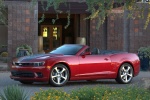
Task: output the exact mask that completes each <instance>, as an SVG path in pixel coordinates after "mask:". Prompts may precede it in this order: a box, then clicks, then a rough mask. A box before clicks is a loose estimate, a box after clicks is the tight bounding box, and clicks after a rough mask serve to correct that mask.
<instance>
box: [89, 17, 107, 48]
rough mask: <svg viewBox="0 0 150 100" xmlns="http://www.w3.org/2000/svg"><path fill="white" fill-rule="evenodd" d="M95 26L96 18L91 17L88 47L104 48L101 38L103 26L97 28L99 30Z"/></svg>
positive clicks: (102, 36)
mask: <svg viewBox="0 0 150 100" xmlns="http://www.w3.org/2000/svg"><path fill="white" fill-rule="evenodd" d="M96 26H97V19H93V20H91V21H90V47H91V49H93V48H95V47H96V48H99V49H104V47H103V42H104V40H103V38H104V32H103V26H101V27H100V28H99V30H97V29H96Z"/></svg>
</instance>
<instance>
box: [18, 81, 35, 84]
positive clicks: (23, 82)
mask: <svg viewBox="0 0 150 100" xmlns="http://www.w3.org/2000/svg"><path fill="white" fill-rule="evenodd" d="M20 83H22V84H32V83H33V82H28V81H20Z"/></svg>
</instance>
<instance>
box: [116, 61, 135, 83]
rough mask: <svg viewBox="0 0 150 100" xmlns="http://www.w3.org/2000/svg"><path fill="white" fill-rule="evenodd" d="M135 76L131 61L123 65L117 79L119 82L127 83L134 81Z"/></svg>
mask: <svg viewBox="0 0 150 100" xmlns="http://www.w3.org/2000/svg"><path fill="white" fill-rule="evenodd" d="M132 78H133V68H132V66H131V65H130V64H129V63H124V64H122V65H121V67H120V69H119V71H118V75H117V78H116V81H117V82H118V83H122V84H127V83H130V82H131V81H132Z"/></svg>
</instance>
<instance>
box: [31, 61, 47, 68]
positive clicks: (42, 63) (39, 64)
mask: <svg viewBox="0 0 150 100" xmlns="http://www.w3.org/2000/svg"><path fill="white" fill-rule="evenodd" d="M33 64H34V66H35V67H37V66H44V64H45V62H34V63H33Z"/></svg>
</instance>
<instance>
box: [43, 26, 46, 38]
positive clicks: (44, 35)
mask: <svg viewBox="0 0 150 100" xmlns="http://www.w3.org/2000/svg"><path fill="white" fill-rule="evenodd" d="M43 37H47V27H44V28H43Z"/></svg>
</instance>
